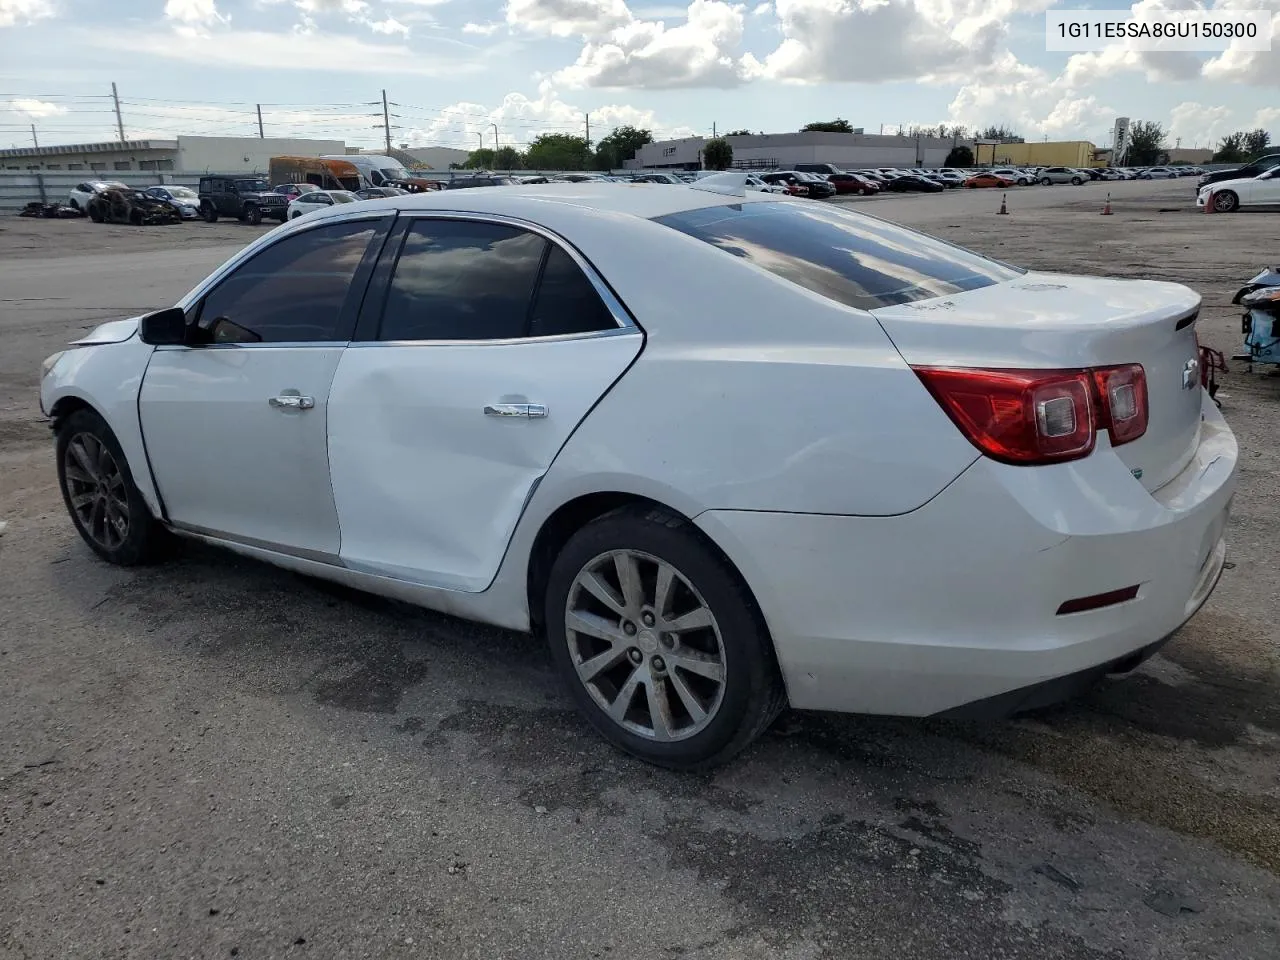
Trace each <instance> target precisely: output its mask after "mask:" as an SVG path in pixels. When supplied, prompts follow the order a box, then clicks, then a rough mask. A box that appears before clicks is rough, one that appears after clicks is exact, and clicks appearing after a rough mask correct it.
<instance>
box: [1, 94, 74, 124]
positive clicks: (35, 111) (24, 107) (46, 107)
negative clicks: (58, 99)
mask: <svg viewBox="0 0 1280 960" xmlns="http://www.w3.org/2000/svg"><path fill="white" fill-rule="evenodd" d="M8 107H9V109H10V110H12V111H13V112H14V113H21V114H23V115H24V116H27V117H31V118H32V119H35V120H39V119H40V118H41V117H53V116H57V115H58V114H60V113H66V112H67V108H66V107H64V106H62V105H60V104H57V103H49V102H48V101H47V100H32V99H27V98H18V99H16V100H10V101H9V103H8Z"/></svg>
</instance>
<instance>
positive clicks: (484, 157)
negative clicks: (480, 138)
mask: <svg viewBox="0 0 1280 960" xmlns="http://www.w3.org/2000/svg"><path fill="white" fill-rule="evenodd" d="M462 166H463V169H465V170H492V169H493V151H492V150H490V149H489V148H488V147H481V148H480V149H479V150H472V151H471V152H470V153H468V154H467V159H466V160H464V161H463V163H462Z"/></svg>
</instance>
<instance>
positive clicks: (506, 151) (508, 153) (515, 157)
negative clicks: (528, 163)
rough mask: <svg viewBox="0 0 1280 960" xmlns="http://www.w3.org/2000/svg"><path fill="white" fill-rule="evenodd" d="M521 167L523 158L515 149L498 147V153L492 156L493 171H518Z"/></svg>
mask: <svg viewBox="0 0 1280 960" xmlns="http://www.w3.org/2000/svg"><path fill="white" fill-rule="evenodd" d="M523 166H524V157H522V156H521V155H520V151H519V150H517V149H516V148H515V147H499V148H498V152H497V153H495V154H494V155H493V169H495V170H519V169H520V168H521V167H523Z"/></svg>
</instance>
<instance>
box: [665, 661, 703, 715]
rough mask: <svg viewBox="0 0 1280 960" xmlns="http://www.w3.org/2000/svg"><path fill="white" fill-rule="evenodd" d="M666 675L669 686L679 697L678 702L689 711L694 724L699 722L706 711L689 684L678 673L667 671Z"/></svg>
mask: <svg viewBox="0 0 1280 960" xmlns="http://www.w3.org/2000/svg"><path fill="white" fill-rule="evenodd" d="M667 677H668V678H669V679H670V680H671V686H673V687H674V688H675V691H676V696H678V697H679V698H680V702H681V703H683V704H684V708H685V709H686V710H688V711H689V716H690V718H691V719H692V720H693V722H694V723H695V724H697V723H701V722H702V721H703V720H705V719H706V716H707V711H706V710H705V709H703V706H702V704H701V703H700V702H699V701H698V698H697V697H696V696H695V695H694V693H693V691H692V690H690V689H689V684H688V683H686V682H685V679H684V677H682V676H680V674H678V673H674V672H673V673H669V674H667Z"/></svg>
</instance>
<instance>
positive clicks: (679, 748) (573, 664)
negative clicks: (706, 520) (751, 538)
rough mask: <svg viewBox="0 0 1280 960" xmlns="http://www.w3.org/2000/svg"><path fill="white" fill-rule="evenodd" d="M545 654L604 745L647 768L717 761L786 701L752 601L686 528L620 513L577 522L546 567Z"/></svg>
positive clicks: (654, 515) (662, 514)
mask: <svg viewBox="0 0 1280 960" xmlns="http://www.w3.org/2000/svg"><path fill="white" fill-rule="evenodd" d="M545 603H546V606H545V610H544V612H545V622H546V624H547V627H546V632H547V640H548V642H549V643H550V645H551V656H552V659H553V661H554V662H555V664H556V667H557V669H558V671H559V672H560V674H561V676H562V677H563V678H564V681H565V682H566V684H567V685H568V686H569V689H570V692H571V694H572V696H573V698H574V701H575V702H576V704H577V706H578V709H579V710H580V711H582V713H583V714H584V715H585V716H586V718H587V720H588V722H590V723H591V725H592V726H593V727H595V729H596V730H597V731H598V732H599V733H600V734H601V735H602V736H603V737H604V738H605V739H606V740H608V741H609V742H610V743H612V744H614V745H615V746H617V747H619V748H620V749H622V750H625V751H626V752H628V753H630V754H633V755H635V756H637V757H639V758H641V759H643V760H647V761H648V762H650V763H653V764H657V765H658V766H663V767H668V768H671V769H676V770H701V769H707V768H710V767H713V766H716V765H718V764H721V763H724V762H725V761H727V760H729V759H730V758H731V757H733V756H734V755H736V754H737V753H739V752H740V751H742V750H743V749H745V748H746V747H747V746H748V745H749V744H750V743H751V742H752V741H754V740H755V739H756V738H757V737H758V736H759V735H760V734H761V733H762V732H763V731H764V730H765V728H767V727H768V726H769V724H770V723H771V722H772V721H773V720H774V718H775V717H776V716H777V715H778V713H779V711H780V710H781V709H782V708H783V706H784V705H785V703H786V694H785V691H784V689H783V686H782V679H781V676H780V674H779V672H778V667H777V663H776V661H775V658H774V653H773V643H772V641H771V640H770V638H769V634H768V631H767V629H766V628H765V626H764V621H763V618H762V617H761V615H760V612H759V610H758V608H757V607H756V604H755V601H754V599H753V598H752V596H751V594H750V592H749V591H748V589H747V587H746V585H745V584H744V583H743V582H742V580H741V578H740V577H739V576H738V574H737V572H736V571H735V570H734V569H733V567H732V566H731V565H730V564H729V563H728V561H727V560H725V559H724V558H723V557H722V556H721V555H720V554H719V553H718V552H717V551H716V550H715V549H714V548H713V547H712V546H711V545H710V544H708V543H707V542H706V540H705V539H704V538H703V537H702V535H701V534H700V533H698V532H697V531H696V529H695V528H694V527H692V526H691V525H690V524H689V523H688V522H687V521H685V520H683V519H682V518H680V517H677V516H675V515H674V514H671V513H669V512H668V511H666V510H663V509H660V508H643V507H624V508H622V509H619V510H616V511H614V512H612V513H609V514H606V515H605V516H603V517H600V518H598V519H596V520H593V521H592V522H591V523H589V524H587V525H586V526H585V527H583V528H582V529H581V530H579V531H578V532H577V533H575V534H574V535H573V536H572V537H571V538H570V539H569V541H568V543H566V544H565V546H564V549H563V550H561V552H560V555H559V556H558V557H557V558H556V560H555V563H554V564H553V565H552V568H551V573H550V577H549V578H548V584H547V591H546V601H545Z"/></svg>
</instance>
